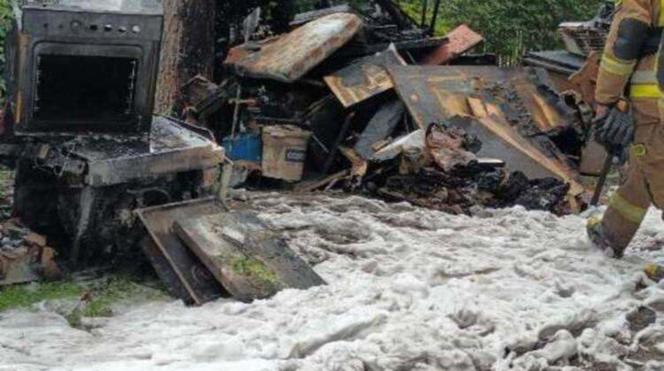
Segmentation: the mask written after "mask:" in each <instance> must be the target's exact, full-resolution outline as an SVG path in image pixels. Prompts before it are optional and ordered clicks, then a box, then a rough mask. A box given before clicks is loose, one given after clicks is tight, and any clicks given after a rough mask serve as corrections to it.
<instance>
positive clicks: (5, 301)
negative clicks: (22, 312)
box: [0, 282, 83, 312]
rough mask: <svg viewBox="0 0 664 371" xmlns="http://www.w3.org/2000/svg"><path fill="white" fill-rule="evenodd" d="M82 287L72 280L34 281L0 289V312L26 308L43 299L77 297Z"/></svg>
mask: <svg viewBox="0 0 664 371" xmlns="http://www.w3.org/2000/svg"><path fill="white" fill-rule="evenodd" d="M82 292H83V291H82V288H81V287H80V286H79V285H78V284H76V283H74V282H49V283H38V284H37V283H36V284H30V285H22V286H10V287H6V288H4V289H0V312H4V311H7V310H10V309H17V308H27V307H30V306H32V305H34V304H37V303H39V302H42V301H45V300H58V299H77V298H79V297H80V296H81V293H82Z"/></svg>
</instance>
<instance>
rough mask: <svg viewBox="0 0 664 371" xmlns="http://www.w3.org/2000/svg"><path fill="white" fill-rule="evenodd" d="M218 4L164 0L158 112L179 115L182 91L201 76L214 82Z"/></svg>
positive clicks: (156, 103) (157, 98)
mask: <svg viewBox="0 0 664 371" xmlns="http://www.w3.org/2000/svg"><path fill="white" fill-rule="evenodd" d="M215 7H216V1H215V0H197V1H187V0H164V16H165V20H164V39H163V42H162V50H161V63H160V66H159V81H158V85H157V97H156V102H155V110H156V112H157V113H161V114H169V113H173V112H175V113H179V112H180V110H181V109H182V108H183V107H182V105H183V102H182V97H181V95H180V88H181V87H182V86H183V85H184V84H185V83H186V82H187V81H189V79H191V78H192V77H194V76H196V75H198V74H200V75H203V76H205V77H206V78H208V79H212V73H213V70H214V68H213V67H214V52H215V35H214V29H215V27H214V21H215Z"/></svg>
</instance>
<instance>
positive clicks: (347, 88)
mask: <svg viewBox="0 0 664 371" xmlns="http://www.w3.org/2000/svg"><path fill="white" fill-rule="evenodd" d="M388 65H401V66H405V65H406V62H405V61H404V60H403V58H401V56H400V55H399V54H398V53H397V52H396V50H392V49H388V50H386V51H384V52H382V53H380V54H377V55H373V56H369V57H366V58H363V59H361V60H360V61H358V62H357V63H353V64H352V65H350V66H348V67H346V68H343V69H341V70H339V71H336V72H335V73H333V74H331V75H329V76H326V77H325V82H326V83H327V86H329V87H330V89H331V90H332V92H333V93H334V95H335V96H336V97H337V98H338V99H339V101H340V102H341V104H343V105H344V107H346V108H348V107H350V106H352V105H355V104H358V103H360V102H363V101H365V100H367V99H369V98H371V97H374V96H376V95H378V94H380V93H383V92H385V91H388V90H390V89H392V88H394V84H393V83H392V79H391V78H390V75H389V74H388V73H387V70H386V69H385V66H388Z"/></svg>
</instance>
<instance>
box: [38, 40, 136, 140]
mask: <svg viewBox="0 0 664 371" xmlns="http://www.w3.org/2000/svg"><path fill="white" fill-rule="evenodd" d="M30 65H31V67H32V68H31V69H32V70H31V73H30V74H29V76H30V81H29V83H28V86H29V88H30V92H29V95H27V96H28V97H30V99H29V100H28V101H27V102H26V114H27V116H28V117H27V118H28V120H27V122H26V124H27V125H26V127H25V129H27V131H30V132H83V131H84V132H125V133H126V132H134V131H137V130H139V129H140V122H141V120H142V116H143V113H142V110H143V109H144V107H145V100H146V97H147V92H146V91H145V86H146V85H145V84H144V79H145V78H146V76H147V74H146V71H145V68H146V67H145V65H144V63H143V50H142V49H141V48H140V47H138V46H124V45H81V44H69V43H50V42H42V43H38V44H36V45H35V46H34V48H33V53H32V61H31V64H30Z"/></svg>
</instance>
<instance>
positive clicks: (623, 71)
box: [600, 53, 636, 76]
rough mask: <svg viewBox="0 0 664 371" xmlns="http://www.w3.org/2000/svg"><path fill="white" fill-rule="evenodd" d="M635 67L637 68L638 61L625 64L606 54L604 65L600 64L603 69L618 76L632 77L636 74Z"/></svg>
mask: <svg viewBox="0 0 664 371" xmlns="http://www.w3.org/2000/svg"><path fill="white" fill-rule="evenodd" d="M634 67H636V61H633V62H623V61H621V60H619V59H616V58H613V57H611V56H610V55H608V54H606V53H605V54H604V55H603V56H602V63H601V64H600V68H601V69H603V70H604V71H606V72H609V73H612V74H614V75H618V76H629V75H631V74H632V72H634Z"/></svg>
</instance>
